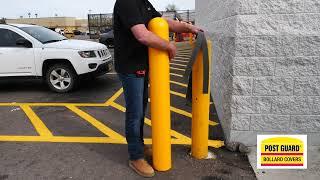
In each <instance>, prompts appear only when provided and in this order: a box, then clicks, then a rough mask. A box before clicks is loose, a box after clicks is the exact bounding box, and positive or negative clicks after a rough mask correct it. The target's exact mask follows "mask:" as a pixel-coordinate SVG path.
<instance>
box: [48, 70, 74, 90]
mask: <svg viewBox="0 0 320 180" xmlns="http://www.w3.org/2000/svg"><path fill="white" fill-rule="evenodd" d="M46 82H47V84H48V86H49V88H50V89H51V90H53V91H55V92H58V93H66V92H70V91H72V90H74V89H75V88H76V87H77V85H78V75H77V73H76V72H75V71H74V70H73V68H72V67H70V66H69V65H67V64H56V65H53V66H52V67H50V68H49V69H48V70H47V72H46Z"/></svg>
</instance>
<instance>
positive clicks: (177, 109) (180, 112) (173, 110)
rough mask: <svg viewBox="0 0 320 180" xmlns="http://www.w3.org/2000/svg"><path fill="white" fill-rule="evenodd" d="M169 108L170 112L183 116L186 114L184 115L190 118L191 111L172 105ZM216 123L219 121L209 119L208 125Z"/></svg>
mask: <svg viewBox="0 0 320 180" xmlns="http://www.w3.org/2000/svg"><path fill="white" fill-rule="evenodd" d="M170 110H171V111H172V112H175V113H178V114H181V115H184V116H186V117H189V118H192V114H191V113H189V112H187V111H184V110H182V109H179V108H175V107H172V106H171V107H170ZM218 124H219V123H217V122H214V121H211V120H209V125H211V126H217V125H218Z"/></svg>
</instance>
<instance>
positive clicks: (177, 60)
mask: <svg viewBox="0 0 320 180" xmlns="http://www.w3.org/2000/svg"><path fill="white" fill-rule="evenodd" d="M173 62H180V63H186V64H187V63H188V61H183V60H180V59H174V60H173Z"/></svg>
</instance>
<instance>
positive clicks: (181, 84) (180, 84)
mask: <svg viewBox="0 0 320 180" xmlns="http://www.w3.org/2000/svg"><path fill="white" fill-rule="evenodd" d="M170 83H172V84H176V85H179V86H183V87H188V85H187V84H183V83H179V82H176V81H170Z"/></svg>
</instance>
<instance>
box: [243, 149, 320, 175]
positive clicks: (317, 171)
mask: <svg viewBox="0 0 320 180" xmlns="http://www.w3.org/2000/svg"><path fill="white" fill-rule="evenodd" d="M319 154H320V147H319V146H311V147H308V169H306V170H270V169H269V170H260V169H257V147H252V148H251V153H250V154H248V158H249V162H250V164H251V166H252V168H253V170H254V172H255V174H256V176H257V178H258V180H270V179H272V180H319V179H320V155H319Z"/></svg>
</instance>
